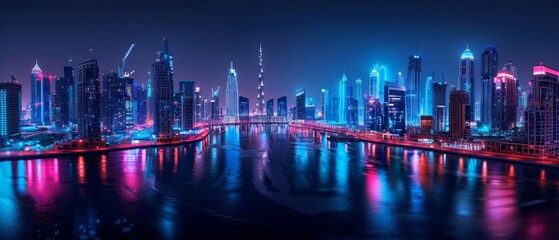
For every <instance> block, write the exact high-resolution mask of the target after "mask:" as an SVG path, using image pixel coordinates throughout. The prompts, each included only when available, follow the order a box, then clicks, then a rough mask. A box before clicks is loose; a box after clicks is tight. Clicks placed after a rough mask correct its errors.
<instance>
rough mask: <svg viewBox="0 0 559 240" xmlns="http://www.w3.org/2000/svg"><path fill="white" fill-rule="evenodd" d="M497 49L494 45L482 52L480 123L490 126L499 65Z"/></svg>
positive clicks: (488, 46)
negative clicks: (495, 80)
mask: <svg viewBox="0 0 559 240" xmlns="http://www.w3.org/2000/svg"><path fill="white" fill-rule="evenodd" d="M498 60H499V59H498V54H497V49H496V48H495V46H493V45H487V46H486V47H485V49H484V50H483V52H481V106H480V116H479V117H480V121H481V122H482V123H483V124H484V125H489V123H491V121H492V114H491V112H492V110H493V92H494V85H495V84H494V82H493V79H494V78H495V76H497V64H498Z"/></svg>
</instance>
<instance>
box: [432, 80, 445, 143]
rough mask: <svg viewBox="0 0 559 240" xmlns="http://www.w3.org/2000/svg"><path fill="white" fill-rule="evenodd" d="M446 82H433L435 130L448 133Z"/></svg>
mask: <svg viewBox="0 0 559 240" xmlns="http://www.w3.org/2000/svg"><path fill="white" fill-rule="evenodd" d="M446 87H447V84H446V82H442V81H441V82H438V81H435V82H433V130H434V131H435V132H444V131H446V109H447V107H446V103H447V101H446Z"/></svg>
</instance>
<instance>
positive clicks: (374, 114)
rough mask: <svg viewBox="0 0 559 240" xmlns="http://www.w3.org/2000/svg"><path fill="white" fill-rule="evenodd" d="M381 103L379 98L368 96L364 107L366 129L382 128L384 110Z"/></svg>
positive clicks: (378, 129) (378, 130)
mask: <svg viewBox="0 0 559 240" xmlns="http://www.w3.org/2000/svg"><path fill="white" fill-rule="evenodd" d="M382 105H383V104H382V103H381V101H380V100H379V99H374V98H373V97H372V96H370V97H369V99H368V101H367V104H366V109H367V111H366V112H367V114H366V116H367V121H366V122H367V123H366V125H367V129H369V130H371V131H377V132H380V131H383V130H385V128H384V124H383V123H384V114H383V113H384V110H383V106H382Z"/></svg>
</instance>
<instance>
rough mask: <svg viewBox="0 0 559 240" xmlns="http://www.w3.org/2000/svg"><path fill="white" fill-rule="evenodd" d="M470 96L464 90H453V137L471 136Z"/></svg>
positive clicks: (450, 106) (451, 97)
mask: <svg viewBox="0 0 559 240" xmlns="http://www.w3.org/2000/svg"><path fill="white" fill-rule="evenodd" d="M470 106H471V105H470V96H469V95H468V93H467V92H466V91H463V90H456V89H454V90H452V91H451V92H450V103H449V116H448V122H449V136H450V138H453V139H468V138H470V133H471V129H470V117H471V107H470Z"/></svg>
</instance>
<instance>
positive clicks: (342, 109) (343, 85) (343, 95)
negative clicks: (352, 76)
mask: <svg viewBox="0 0 559 240" xmlns="http://www.w3.org/2000/svg"><path fill="white" fill-rule="evenodd" d="M339 93H340V95H339V105H338V106H339V110H338V122H339V123H346V120H347V119H346V118H347V109H348V108H347V96H348V95H347V76H346V74H345V73H344V74H343V75H342V80H340V83H339Z"/></svg>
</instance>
